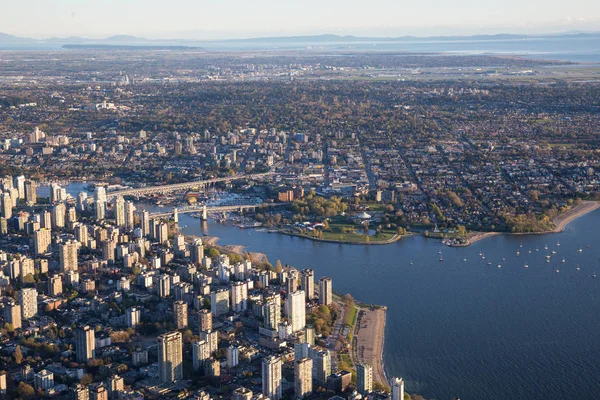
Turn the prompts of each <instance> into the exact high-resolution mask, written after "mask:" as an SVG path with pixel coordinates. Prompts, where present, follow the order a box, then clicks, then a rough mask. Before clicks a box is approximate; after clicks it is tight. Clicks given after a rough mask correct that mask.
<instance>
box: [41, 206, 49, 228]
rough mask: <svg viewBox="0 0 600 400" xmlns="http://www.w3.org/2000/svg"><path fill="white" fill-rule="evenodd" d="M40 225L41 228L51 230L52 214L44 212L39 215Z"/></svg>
mask: <svg viewBox="0 0 600 400" xmlns="http://www.w3.org/2000/svg"><path fill="white" fill-rule="evenodd" d="M40 217H41V218H40V225H41V227H42V228H46V229H52V213H51V212H50V211H47V210H44V211H42V213H41V215H40Z"/></svg>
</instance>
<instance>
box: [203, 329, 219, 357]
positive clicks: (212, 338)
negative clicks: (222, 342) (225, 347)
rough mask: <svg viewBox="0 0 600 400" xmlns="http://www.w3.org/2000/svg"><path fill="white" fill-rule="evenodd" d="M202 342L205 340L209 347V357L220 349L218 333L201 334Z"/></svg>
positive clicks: (207, 332)
mask: <svg viewBox="0 0 600 400" xmlns="http://www.w3.org/2000/svg"><path fill="white" fill-rule="evenodd" d="M200 340H204V341H205V342H206V344H207V345H208V354H209V356H212V355H213V354H214V352H215V351H217V350H218V349H219V333H218V332H217V331H206V332H200Z"/></svg>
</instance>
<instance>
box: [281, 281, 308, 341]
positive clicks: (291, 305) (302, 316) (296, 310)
mask: <svg viewBox="0 0 600 400" xmlns="http://www.w3.org/2000/svg"><path fill="white" fill-rule="evenodd" d="M286 309H287V317H288V320H289V323H290V325H291V327H292V332H297V331H299V330H301V329H304V327H305V326H306V295H305V294H304V291H303V290H298V291H296V292H293V293H290V294H289V295H288V298H287V307H286Z"/></svg>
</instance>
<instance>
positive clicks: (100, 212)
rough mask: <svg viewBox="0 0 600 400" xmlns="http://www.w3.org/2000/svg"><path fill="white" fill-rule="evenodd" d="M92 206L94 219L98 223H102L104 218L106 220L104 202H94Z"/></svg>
mask: <svg viewBox="0 0 600 400" xmlns="http://www.w3.org/2000/svg"><path fill="white" fill-rule="evenodd" d="M94 206H95V209H96V219H97V220H98V221H102V220H103V219H104V218H106V202H105V201H104V202H103V201H95V202H94Z"/></svg>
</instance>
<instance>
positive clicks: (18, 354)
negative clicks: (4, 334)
mask: <svg viewBox="0 0 600 400" xmlns="http://www.w3.org/2000/svg"><path fill="white" fill-rule="evenodd" d="M14 357H15V362H16V363H17V364H21V362H23V352H22V351H21V346H17V349H16V350H15V354H14Z"/></svg>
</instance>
